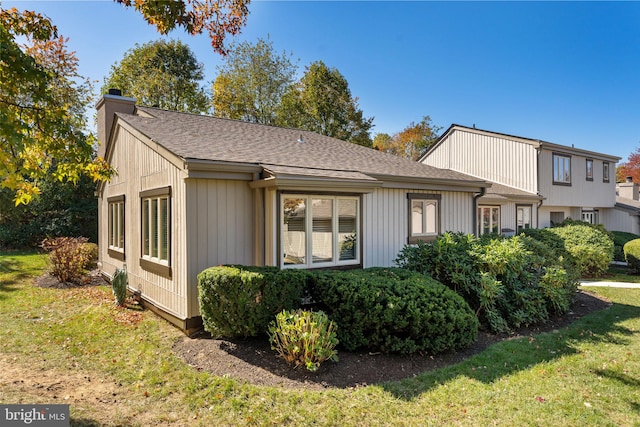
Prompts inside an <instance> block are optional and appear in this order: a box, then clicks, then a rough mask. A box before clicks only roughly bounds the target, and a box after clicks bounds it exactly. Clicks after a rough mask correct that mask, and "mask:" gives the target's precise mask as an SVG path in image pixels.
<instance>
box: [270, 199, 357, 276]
mask: <svg viewBox="0 0 640 427" xmlns="http://www.w3.org/2000/svg"><path fill="white" fill-rule="evenodd" d="M287 198H291V199H305V224H304V231H305V258H306V259H305V261H306V262H305V263H304V264H285V262H284V260H285V256H284V249H283V244H284V241H285V238H284V233H285V226H284V217H285V213H284V200H285V199H287ZM313 199H324V200H333V203H332V217H331V218H332V221H331V228H332V232H331V234H332V239H333V240H332V261H330V262H317V263H314V262H313V238H312V236H313V220H312V219H313V206H312V203H311V201H312V200H313ZM339 200H354V201H355V202H356V221H355V222H356V224H355V225H356V251H355V259H350V260H343V261H340V233H339V221H338V218H339V212H338V201H339ZM361 218H362V214H361V198H360V197H359V196H339V195H323V194H290V193H283V194H282V195H281V196H280V233H279V245H278V246H279V248H280V254H279V263H280V266H281V268H297V269H314V268H327V267H338V266H348V265H359V264H361V262H362V261H361V259H360V253H361V250H360V249H361V247H362V246H361V245H362V233H361V231H360V230H361V227H360V222H361Z"/></svg>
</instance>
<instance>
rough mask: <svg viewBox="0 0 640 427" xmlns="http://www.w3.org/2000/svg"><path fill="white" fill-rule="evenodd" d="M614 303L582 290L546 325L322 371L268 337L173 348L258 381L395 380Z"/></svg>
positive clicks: (200, 365)
mask: <svg viewBox="0 0 640 427" xmlns="http://www.w3.org/2000/svg"><path fill="white" fill-rule="evenodd" d="M610 305H611V304H610V303H609V302H607V301H604V300H602V299H600V298H599V297H597V296H595V295H593V294H590V293H588V292H584V291H579V292H578V294H577V297H576V300H575V302H574V303H573V305H572V306H571V310H570V311H569V313H567V314H566V315H564V316H562V317H556V318H552V319H550V320H549V321H548V322H546V323H544V324H542V325H536V326H534V327H529V328H522V329H520V330H518V331H516V332H515V333H513V334H503V335H494V334H489V333H486V332H480V333H479V334H478V340H477V341H476V342H475V343H474V344H473V345H472V346H471V347H468V348H466V349H464V350H462V351H458V352H449V353H444V354H438V355H435V356H432V355H411V356H400V355H386V354H379V353H368V352H366V351H365V352H347V351H338V357H339V358H340V360H339V362H338V363H332V362H328V361H327V362H324V363H323V364H322V365H321V366H320V368H319V369H318V371H317V372H315V373H312V372H309V371H307V370H306V369H305V368H304V367H299V368H296V369H293V368H292V367H291V366H289V365H287V364H286V363H285V361H284V360H283V359H281V358H279V357H277V354H276V352H275V351H274V350H271V348H270V346H269V342H268V338H267V337H259V338H251V339H243V340H217V339H211V338H209V337H207V336H206V334H204V333H203V334H201V335H199V336H196V337H193V338H188V337H183V338H181V339H180V340H178V341H177V342H176V343H175V344H174V346H173V351H174V352H175V353H176V354H177V355H178V356H180V357H181V358H182V359H183V360H185V362H187V363H188V364H190V365H191V366H193V367H194V368H195V369H197V370H199V371H207V372H210V373H212V374H214V375H217V376H228V377H231V378H235V379H238V380H241V381H246V382H248V383H252V384H256V385H266V386H279V387H286V388H306V389H326V388H331V387H338V388H345V387H357V386H364V385H368V384H376V383H382V382H387V381H396V380H400V379H403V378H408V377H413V376H415V375H418V374H420V373H422V372H426V371H431V370H434V369H440V368H443V367H445V366H449V365H453V364H456V363H458V362H461V361H462V360H464V359H466V358H468V357H470V356H473V355H474V354H477V353H480V352H481V351H482V350H484V349H485V348H487V347H488V346H490V345H491V344H494V343H496V342H499V341H503V340H507V339H513V338H518V337H524V336H531V335H536V334H540V333H543V332H549V331H553V330H556V329H559V328H563V327H565V326H567V325H569V324H571V323H572V322H574V321H575V320H577V319H579V318H581V317H583V316H585V315H587V314H590V313H592V312H595V311H598V310H602V309H605V308H607V307H609V306H610Z"/></svg>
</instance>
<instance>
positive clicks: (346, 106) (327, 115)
mask: <svg viewBox="0 0 640 427" xmlns="http://www.w3.org/2000/svg"><path fill="white" fill-rule="evenodd" d="M277 121H278V124H279V125H280V126H288V127H294V128H299V129H304V130H310V131H314V132H318V133H320V134H322V135H326V136H331V137H334V138H338V139H342V140H345V141H350V142H353V143H355V144H359V145H364V146H367V147H371V144H372V141H371V136H370V135H369V131H370V130H371V128H372V127H373V117H371V118H365V117H364V114H363V112H362V110H360V109H359V108H358V99H357V98H352V97H351V91H350V90H349V84H348V83H347V80H346V79H345V78H344V76H343V75H342V74H340V72H339V71H338V70H337V69H335V68H331V69H329V68H328V67H327V66H326V65H325V64H324V63H323V62H322V61H316V62H314V63H312V64H311V65H310V66H309V67H308V68H307V70H306V72H305V74H304V76H302V78H301V79H300V82H298V83H297V84H295V85H293V86H292V87H291V88H290V89H289V90H288V91H287V92H286V93H285V94H284V95H283V97H282V102H281V104H280V107H279V108H278V112H277Z"/></svg>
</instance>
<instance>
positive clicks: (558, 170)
mask: <svg viewBox="0 0 640 427" xmlns="http://www.w3.org/2000/svg"><path fill="white" fill-rule="evenodd" d="M553 183H554V184H558V185H571V156H567V155H564V154H557V153H553Z"/></svg>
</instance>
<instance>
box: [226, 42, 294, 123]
mask: <svg viewBox="0 0 640 427" xmlns="http://www.w3.org/2000/svg"><path fill="white" fill-rule="evenodd" d="M290 58H291V55H287V54H286V53H285V52H283V53H282V54H281V55H276V54H275V53H274V51H273V43H272V42H270V41H269V40H263V39H258V42H257V43H256V44H251V43H249V42H243V43H240V44H239V45H237V46H235V47H234V48H232V49H231V51H230V52H229V54H228V55H227V56H226V57H225V58H224V64H223V65H222V66H220V67H218V70H219V71H220V74H219V75H218V77H217V78H216V80H215V82H214V84H213V113H214V115H216V116H218V117H224V118H228V119H236V120H245V121H250V122H254V123H261V124H268V125H274V124H276V110H277V108H278V106H279V105H280V99H281V98H282V96H283V95H284V93H285V92H286V91H287V90H288V89H289V87H290V86H291V85H292V84H293V81H294V75H295V73H296V70H297V66H296V65H294V64H293V63H292V62H291V59H290Z"/></svg>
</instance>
